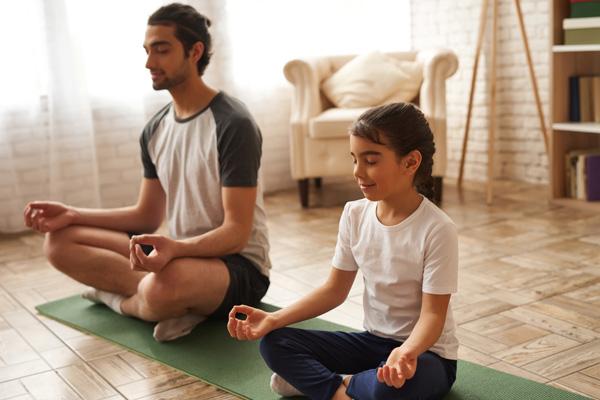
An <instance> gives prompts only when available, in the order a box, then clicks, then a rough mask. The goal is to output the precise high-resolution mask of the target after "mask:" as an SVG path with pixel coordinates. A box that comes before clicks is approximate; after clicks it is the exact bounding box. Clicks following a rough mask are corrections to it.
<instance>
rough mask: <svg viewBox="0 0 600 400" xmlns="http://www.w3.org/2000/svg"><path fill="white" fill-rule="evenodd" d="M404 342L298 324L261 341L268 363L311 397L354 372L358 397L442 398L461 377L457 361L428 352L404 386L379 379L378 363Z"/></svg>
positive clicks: (327, 395)
mask: <svg viewBox="0 0 600 400" xmlns="http://www.w3.org/2000/svg"><path fill="white" fill-rule="evenodd" d="M401 344H402V343H401V342H398V341H395V340H392V339H386V338H381V337H379V336H375V335H372V334H370V333H368V332H357V333H349V332H326V331H315V330H305V329H296V328H282V329H277V330H274V331H273V332H271V333H269V334H268V335H267V336H265V337H264V338H263V340H262V341H261V342H260V353H261V354H262V356H263V358H264V359H265V362H266V363H267V365H268V366H269V368H271V370H273V371H274V372H276V373H277V374H278V375H279V376H281V377H282V378H283V379H285V380H286V381H288V382H289V383H291V384H292V385H293V386H294V387H295V388H296V389H298V390H299V391H301V392H302V393H304V394H305V395H306V396H308V397H309V398H311V399H316V400H330V399H331V397H332V396H333V394H334V393H335V392H336V391H337V389H338V388H339V386H340V385H341V384H342V377H341V376H340V375H339V374H352V375H353V377H352V379H351V380H350V383H349V385H348V389H347V390H346V394H347V395H348V396H350V397H351V398H352V399H355V400H388V399H389V400H391V399H394V400H398V399H407V400H408V399H410V400H412V399H441V398H442V397H444V395H445V394H446V393H448V392H449V391H450V388H451V387H452V384H453V383H454V380H455V379H456V361H455V360H447V359H445V358H442V357H440V356H438V355H437V354H435V353H432V352H430V351H427V352H425V353H423V354H421V355H420V356H419V358H418V360H417V371H416V373H415V376H413V377H412V379H409V380H407V381H406V382H405V383H404V385H403V386H402V387H401V388H400V389H396V388H394V387H390V386H387V385H386V384H385V383H379V381H377V375H376V374H377V367H379V366H381V365H383V364H384V363H385V361H386V360H387V358H388V356H389V354H390V353H391V351H392V350H393V349H394V348H396V347H398V346H400V345H401Z"/></svg>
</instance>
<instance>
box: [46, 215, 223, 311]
mask: <svg viewBox="0 0 600 400" xmlns="http://www.w3.org/2000/svg"><path fill="white" fill-rule="evenodd" d="M44 252H45V254H46V256H47V258H48V260H49V261H50V263H51V264H52V265H53V266H54V267H55V268H57V269H58V270H59V271H61V272H63V273H65V274H66V275H68V276H70V277H71V278H73V279H75V280H77V281H79V282H81V283H83V284H86V285H88V286H92V287H94V288H96V289H99V290H102V291H105V292H110V293H115V294H118V295H121V296H123V297H125V299H124V300H123V301H122V302H121V311H122V312H123V313H124V314H126V315H131V316H134V317H137V318H140V319H143V320H146V321H163V320H166V319H170V318H177V317H181V316H184V315H186V314H189V313H192V314H196V315H202V316H208V315H210V314H212V313H213V312H214V311H215V310H216V309H217V308H218V307H219V305H220V304H221V302H222V301H223V298H224V297H225V294H226V291H227V288H228V287H229V281H230V277H229V272H228V270H227V267H226V266H225V263H224V262H223V261H222V260H220V259H216V258H211V259H202V258H178V259H175V260H172V261H171V262H170V263H168V264H167V265H166V266H165V268H164V269H163V270H162V271H160V272H158V273H146V272H138V271H133V270H131V268H130V263H129V237H128V236H127V234H125V233H123V232H116V231H110V230H106V229H100V228H92V227H85V226H69V227H67V228H64V229H61V230H58V231H56V232H52V233H48V234H46V240H45V242H44Z"/></svg>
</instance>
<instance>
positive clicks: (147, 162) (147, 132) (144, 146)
mask: <svg viewBox="0 0 600 400" xmlns="http://www.w3.org/2000/svg"><path fill="white" fill-rule="evenodd" d="M170 107H171V103H169V104H167V105H166V106H164V107H163V108H162V109H160V110H159V111H158V112H157V113H156V114H155V115H154V116H153V117H152V118H151V119H150V121H148V123H147V124H146V126H145V127H144V130H143V131H142V135H141V136H140V147H141V150H142V165H143V167H144V178H148V179H158V174H157V173H156V166H155V165H154V163H153V162H152V158H150V153H149V151H148V146H149V145H150V139H151V138H152V135H154V133H155V132H156V129H157V128H158V125H159V124H160V121H161V120H162V119H163V118H164V117H165V115H167V112H168V111H169V108H170Z"/></svg>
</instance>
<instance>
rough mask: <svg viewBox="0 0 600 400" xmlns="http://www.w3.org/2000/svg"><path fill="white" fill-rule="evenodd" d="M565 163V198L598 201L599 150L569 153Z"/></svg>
mask: <svg viewBox="0 0 600 400" xmlns="http://www.w3.org/2000/svg"><path fill="white" fill-rule="evenodd" d="M565 163H566V170H565V178H566V179H565V189H566V190H565V192H566V193H565V194H566V196H567V197H570V198H575V199H579V200H585V201H597V200H600V148H595V149H582V150H572V151H569V152H568V153H567V154H566V156H565Z"/></svg>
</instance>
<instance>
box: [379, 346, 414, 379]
mask: <svg viewBox="0 0 600 400" xmlns="http://www.w3.org/2000/svg"><path fill="white" fill-rule="evenodd" d="M416 370H417V357H414V356H411V355H408V354H406V353H405V352H404V349H402V347H397V348H395V349H394V350H392V352H391V353H390V355H389V357H388V359H387V361H386V363H385V365H384V366H383V367H380V368H377V380H378V381H379V382H381V383H385V384H386V385H388V386H393V387H395V388H396V389H400V388H401V387H402V385H404V382H406V380H407V379H410V378H412V377H413V376H415V372H416Z"/></svg>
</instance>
